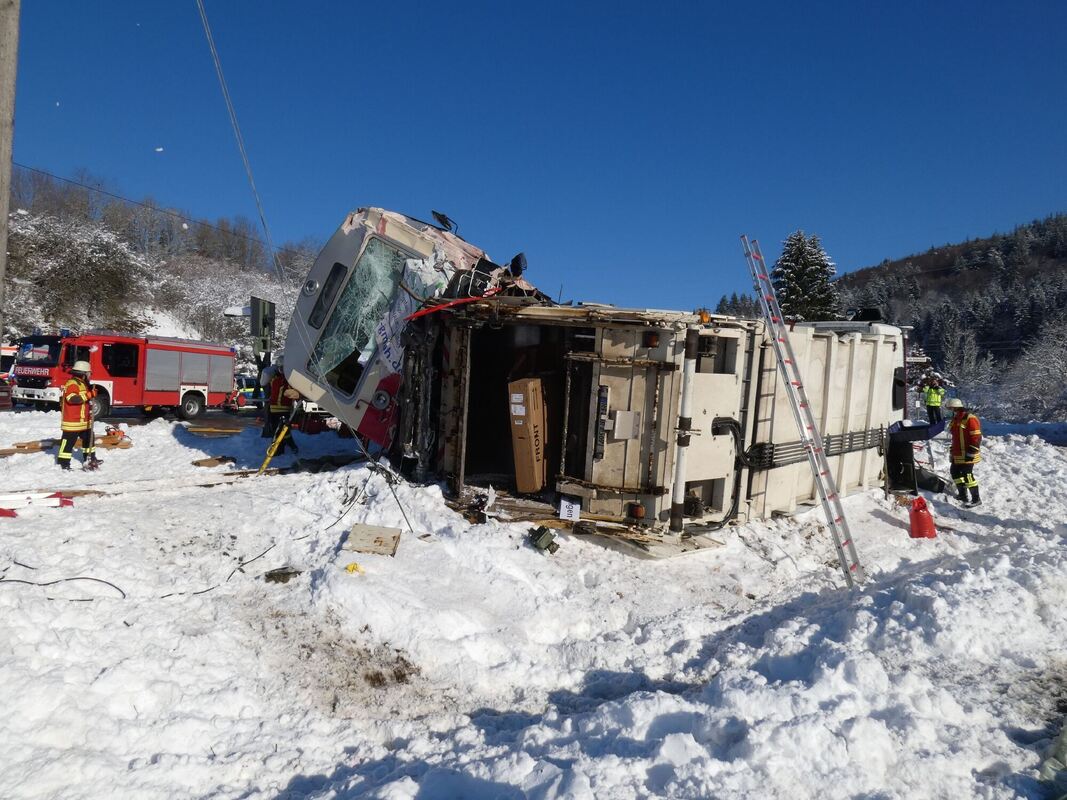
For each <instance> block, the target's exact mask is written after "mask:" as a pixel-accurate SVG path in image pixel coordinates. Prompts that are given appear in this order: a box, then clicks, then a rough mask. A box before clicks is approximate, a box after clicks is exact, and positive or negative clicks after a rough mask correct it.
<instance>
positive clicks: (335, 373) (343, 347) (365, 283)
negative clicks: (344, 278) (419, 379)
mask: <svg viewBox="0 0 1067 800" xmlns="http://www.w3.org/2000/svg"><path fill="white" fill-rule="evenodd" d="M407 258H408V256H406V255H404V254H403V253H401V252H400V251H399V250H397V249H396V248H395V247H391V246H389V245H387V244H385V242H383V241H382V240H381V239H377V238H371V239H370V240H369V241H368V242H367V246H366V248H364V250H363V255H361V256H360V257H359V261H357V262H356V266H355V268H354V269H353V270H352V275H351V277H350V278H349V279H348V284H347V285H346V286H345V288H344V291H343V292H342V293H341V297H340V299H339V300H338V301H337V305H336V306H335V307H334V310H333V313H332V314H331V315H330V321H329V322H328V323H326V327H325V329H324V330H323V332H322V336H320V337H319V341H318V342H317V343H316V345H315V350H314V351H313V352H312V354H311V358H310V359H309V361H308V370H310V372H311V374H312V375H315V376H318V377H320V378H322V377H324V378H325V379H326V381H327V382H329V384H330V385H331V386H333V387H335V388H336V389H338V390H339V391H341V392H343V393H344V394H352V393H353V392H354V391H355V389H356V385H357V384H358V383H359V377H360V375H362V374H363V368H364V367H365V366H366V364H367V361H368V359H369V358H370V355H371V353H372V352H373V351H374V329H375V327H376V326H377V325H378V323H379V322H381V320H382V318H383V317H384V316H385V313H386V311H387V310H388V309H389V307H390V306H391V305H392V303H393V299H394V298H395V297H396V292H397V287H398V286H399V284H400V278H401V277H402V276H403V274H404V262H405V261H406V259H407Z"/></svg>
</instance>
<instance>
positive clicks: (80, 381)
mask: <svg viewBox="0 0 1067 800" xmlns="http://www.w3.org/2000/svg"><path fill="white" fill-rule="evenodd" d="M70 375H71V377H70V380H68V381H67V382H66V383H65V384H64V385H63V394H62V395H61V396H60V400H59V405H60V408H61V410H62V412H63V420H62V422H61V427H62V429H63V436H62V438H60V440H59V454H58V455H57V456H56V463H58V464H59V466H60V468H61V469H70V459H71V456H73V455H74V448H75V447H76V446H77V444H78V440H79V439H81V444H82V469H90V470H92V469H97V468H98V467H99V466H100V464H101V461H100V459H98V458H97V457H96V442H95V436H94V434H93V412H92V409H91V408H90V405H89V403H90V401H91V400H92V399H93V398H94V397H95V396H96V388H95V387H94V386H90V385H89V362H88V361H75V362H74V366H73V367H71V370H70Z"/></svg>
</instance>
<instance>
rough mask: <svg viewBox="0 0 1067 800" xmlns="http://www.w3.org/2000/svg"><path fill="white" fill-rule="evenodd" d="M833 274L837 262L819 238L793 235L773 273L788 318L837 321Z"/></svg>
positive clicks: (784, 247)
mask: <svg viewBox="0 0 1067 800" xmlns="http://www.w3.org/2000/svg"><path fill="white" fill-rule="evenodd" d="M834 272H835V270H834V262H832V261H831V260H830V257H829V256H828V255H827V254H826V251H825V250H823V248H822V243H821V242H820V241H819V237H818V236H816V235H814V234H813V235H811V236H805V235H804V231H795V232H794V233H791V234H790V235H789V238H787V239H786V240H785V242H783V247H782V255H781V256H780V257H779V258H778V260H777V261H776V262H775V264H774V271H773V272H772V273H771V280H772V282H773V283H774V290H775V293H776V294H777V295H778V302H779V304H780V305H781V306H782V313H783V314H784V315H785V316H786V318H788V319H791V320H796V321H798V322H800V321H808V322H814V321H817V320H829V319H838V305H839V300H838V295H837V287H836V286H834V284H833V277H834Z"/></svg>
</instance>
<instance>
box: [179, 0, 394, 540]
mask: <svg viewBox="0 0 1067 800" xmlns="http://www.w3.org/2000/svg"><path fill="white" fill-rule="evenodd" d="M196 6H197V9H198V10H199V11H200V21H201V22H202V23H203V26H204V35H205V36H206V37H207V43H208V47H209V48H210V50H211V58H212V61H213V62H214V64H215V74H216V75H217V76H218V79H219V86H220V88H221V89H222V97H223V100H224V101H225V102H226V111H227V113H228V114H229V117H230V125H231V127H232V128H233V135H234V138H235V139H236V140H237V148H238V150H240V151H241V161H242V163H243V164H244V168H245V174H246V175H247V176H248V184H249V186H250V187H251V189H252V195H253V197H254V198H255V201H256V209H257V211H258V212H259V221H260V223H261V224H262V226H263V235H264V237H265V238H266V240H267V247H268V248H269V250H270V254H271V260H272V261H273V262H274V268H275V271H276V272H277V274H278V280H279V281H280V282H281V284H282V290H283V291H285V290H286V289H287V288H291V287H289V286H288V282H287V281H286V278H285V273H284V272H283V271H282V268H281V264H279V263H278V259H277V256H276V255H275V251H274V242H273V239H272V238H271V234H270V226H269V225H267V215H266V213H265V212H264V210H263V202H262V200H261V199H260V196H259V190H258V189H257V188H256V181H255V178H254V177H253V175H252V165H251V163H250V162H249V160H248V150H247V149H246V148H245V142H244V136H243V135H242V134H241V126H240V124H239V123H238V121H237V111H236V110H235V109H234V106H233V100H232V99H231V97H230V90H229V87H228V86H227V84H226V76H225V74H224V72H223V69H222V60H221V59H220V58H219V51H218V49H217V48H216V47H215V37H214V36H213V35H212V33H211V24H210V23H209V22H208V18H207V10H206V9H205V8H204V0H196ZM293 307H294V311H295V308H296V301H295V300H294V302H293ZM297 331H298V333H299V334H300V336H301V337H303V338H304V340H305V341H304V343H305V344H306V345H307V346H308V349H309V350H310V349H311V342H310V341H308V336H307V332H306V331H305V330H304V329H303V327H302V326H301V325H300V324H297ZM319 377H320V378H321V377H323V376H322V375H321V374H320V376H319ZM354 438H355V440H356V444H357V445H359V449H360V450H361V451H362V452H363V455H364V457H365V458H366V459H367V461H369V462H373V463H374V464H375V465H377V466H379V468H381V467H380V465H378V462H377V460H375V459H373V458H372V457H371V455H370V453H368V452H367V448H366V447H365V446H364V444H363V442H362V440H361V439H360V438H359V435H358V434H356V436H355V437H354ZM386 483H387V484H388V486H389V491H390V493H392V495H393V499H394V500H395V501H396V504H397V507H398V508H399V509H400V514H401V516H403V517H404V522H406V523H407V526H408V530H410V531H411V533H412V534H413V535H414V533H415V529H414V528H413V527H412V525H411V521H410V520H409V519H408V515H407V511H406V510H405V509H404V504H403V503H401V502H400V497H399V496H398V495H397V493H396V489H395V488H393V484H392V482H390V481H389V480H386ZM342 516H343V515H342Z"/></svg>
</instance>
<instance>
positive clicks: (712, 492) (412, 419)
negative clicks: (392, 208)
mask: <svg viewBox="0 0 1067 800" xmlns="http://www.w3.org/2000/svg"><path fill="white" fill-rule="evenodd" d="M521 267H522V259H517V260H515V261H513V262H512V264H511V265H510V266H508V267H505V266H501V265H498V264H495V263H493V262H492V261H490V260H489V259H488V258H487V257H486V255H485V253H484V252H483V251H481V250H479V249H478V248H476V247H473V246H472V245H470V244H469V243H467V242H464V241H463V240H462V239H459V238H458V237H457V236H455V235H454V234H453V233H451V232H449V231H447V230H443V229H441V228H438V227H436V226H433V225H430V224H428V223H423V222H419V221H418V220H414V219H411V218H408V217H404V216H403V215H400V214H395V213H393V212H387V211H383V210H381V209H361V210H359V211H357V212H354V213H353V214H351V215H349V217H348V218H347V219H346V221H345V223H344V225H342V226H341V228H340V229H339V230H338V232H337V233H336V234H335V235H334V237H333V238H332V239H331V240H330V242H329V243H328V244H327V246H326V248H325V249H324V250H323V252H322V254H321V255H320V256H319V258H318V259H317V261H316V263H315V265H314V266H313V268H312V270H311V273H310V274H309V276H308V280H307V282H306V284H305V286H304V289H303V292H302V294H301V297H300V299H299V301H298V303H297V306H296V309H295V311H294V314H293V318H292V322H291V324H290V329H289V333H288V337H287V340H286V349H285V352H286V358H285V370H286V374H287V376H288V378H289V381H290V383H291V384H292V385H293V386H294V387H295V388H297V389H298V390H299V391H301V392H302V393H303V394H304V395H305V396H307V397H308V398H310V399H311V400H313V401H315V402H316V403H318V404H320V405H321V406H323V407H325V408H326V409H328V410H329V411H331V412H332V413H333V414H335V415H336V416H337V417H339V418H340V419H342V420H343V421H345V422H346V423H348V424H349V425H350V426H351V427H352V428H353V429H354V430H356V431H357V432H358V433H360V434H361V435H363V436H364V437H366V439H368V440H370V441H373V442H376V443H377V444H378V445H380V446H382V447H385V448H388V449H389V450H390V452H391V453H392V454H393V455H394V456H398V457H400V458H401V459H402V460H403V462H404V463H405V465H406V466H407V468H409V469H410V470H411V472H412V473H413V474H414V476H415V477H416V478H417V479H428V478H431V477H442V478H444V479H445V480H446V481H447V482H448V484H449V486H450V488H451V489H452V491H453V492H454V493H455V494H456V495H458V496H463V495H464V494H466V493H468V492H470V491H471V489H472V487H478V486H486V485H488V484H492V485H494V486H497V487H500V486H506V485H508V483H513V482H514V479H515V474H516V460H515V453H514V451H513V447H512V439H511V435H510V433H509V431H510V429H511V425H512V419H511V414H512V411H513V410H514V409H513V405H514V404H513V403H512V401H513V400H515V399H516V398H515V397H512V396H509V385H513V383H514V382H515V381H517V380H520V379H524V378H529V379H537V383H536V384H535V385H537V386H538V388H539V392H540V399H541V403H542V404H543V408H544V414H543V436H542V437H540V440H539V442H538V443H537V453H536V457H537V459H538V462H539V463H543V467H542V470H543V475H544V476H545V482H544V486H543V489H542V490H541V491H539V492H538V493H537V494H538V497H539V499H540V500H541V501H543V502H546V503H552V502H554V501H555V499H556V497H557V496H558V495H564V496H567V497H569V498H571V499H572V501H574V502H578V503H580V507H581V513H582V515H583V516H589V517H592V518H595V519H597V520H602V521H611V522H617V523H621V524H624V525H635V526H644V527H650V528H652V529H657V530H660V531H662V532H664V533H667V532H671V533H674V534H681V533H686V534H697V533H701V532H705V531H709V530H714V529H716V528H719V527H722V526H723V525H725V524H726V523H728V522H730V521H733V520H737V521H739V522H745V521H748V520H752V519H764V518H768V517H770V516H772V515H773V514H776V513H786V514H788V513H792V512H794V511H795V510H796V509H797V507H798V506H799V505H807V504H812V503H815V502H817V495H816V487H815V485H814V482H813V480H812V476H811V473H810V470H809V468H808V465H807V460H806V457H805V453H804V450H803V449H802V446H801V443H800V438H799V436H798V433H797V429H796V423H795V421H794V418H793V416H792V412H791V410H790V408H789V404H788V399H787V396H786V393H785V391H784V388H783V387H782V386H781V383H780V381H781V379H780V376H779V372H778V369H777V365H776V363H775V361H774V359H775V356H774V351H773V349H772V348H771V347H770V343H769V341H768V339H767V334H766V332H765V329H764V325H763V322H762V321H760V320H752V319H737V318H730V317H720V316H714V315H708V314H690V313H683V312H677V311H656V310H642V309H620V308H615V307H612V306H605V305H595V304H581V305H577V306H569V305H568V306H561V305H556V304H554V303H552V302H551V300H550V299H549V298H547V297H546V296H544V295H543V294H541V293H540V292H538V291H537V290H536V289H535V288H534V287H533V286H531V285H530V284H529V283H527V282H526V281H525V280H524V279H523V278H522V277H521V273H520V269H521ZM790 336H791V338H792V344H793V349H794V351H795V353H796V357H797V358H798V359H799V360H800V361H801V367H802V372H803V374H804V375H805V376H806V378H805V382H806V385H807V393H808V399H809V401H810V402H811V404H812V406H813V410H814V412H815V417H816V419H817V420H818V421H819V424H820V427H821V432H822V435H823V439H824V443H825V446H826V449H827V454H828V456H829V460H830V464H831V467H832V469H833V470H834V473H835V478H836V479H837V484H838V487H839V488H840V490H841V491H843V492H851V491H855V490H857V489H862V488H866V487H869V486H872V485H875V484H877V483H878V482H879V480H880V474H881V471H882V468H883V453H884V444H885V430H886V428H887V427H888V426H889V425H891V424H892V423H893V422H895V421H897V420H900V419H902V418H903V409H904V400H905V397H904V374H903V363H904V347H903V341H902V332H901V330H900V329H899V328H896V327H893V326H889V325H884V324H879V323H849V322H845V323H815V324H800V325H797V326H796V327H795V328H794V330H793V331H792V333H791V334H790ZM683 411H685V412H686V413H683Z"/></svg>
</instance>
